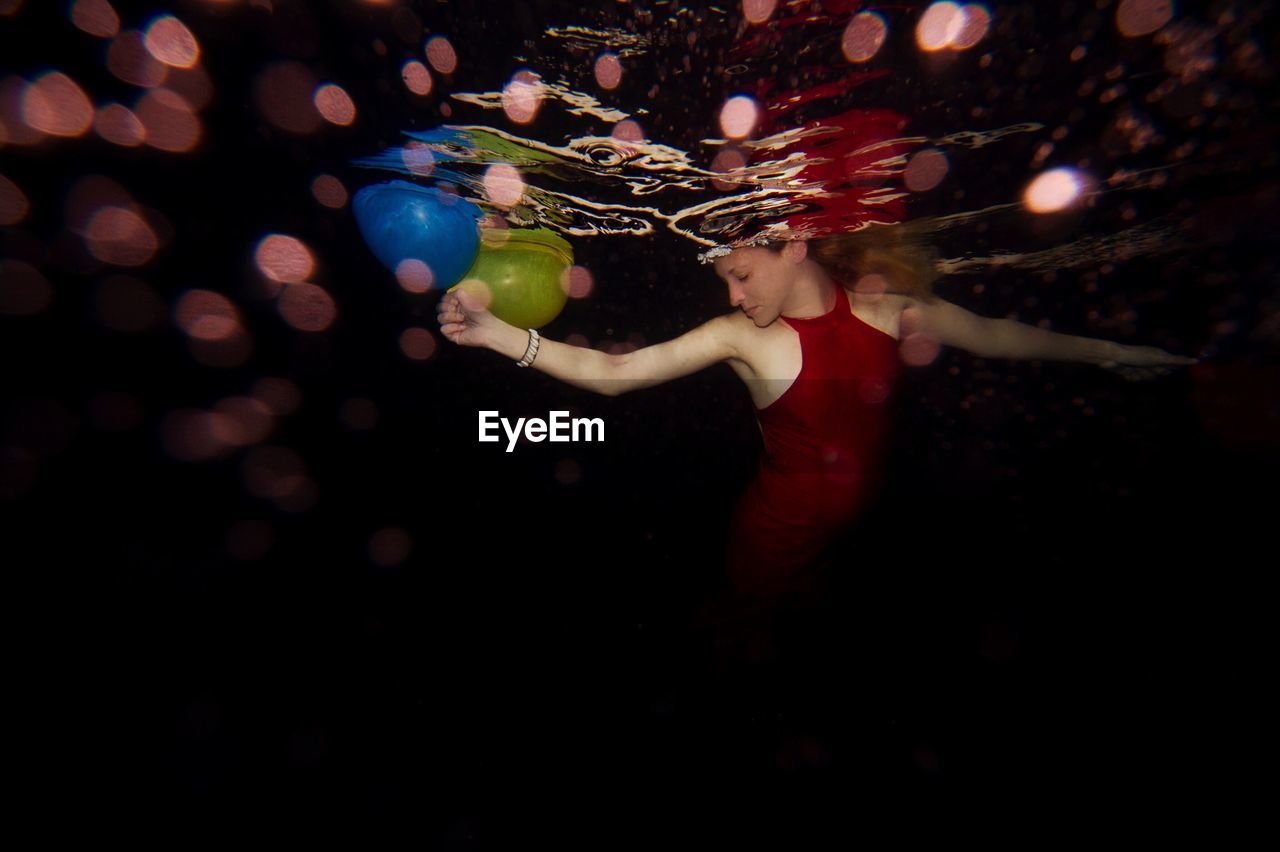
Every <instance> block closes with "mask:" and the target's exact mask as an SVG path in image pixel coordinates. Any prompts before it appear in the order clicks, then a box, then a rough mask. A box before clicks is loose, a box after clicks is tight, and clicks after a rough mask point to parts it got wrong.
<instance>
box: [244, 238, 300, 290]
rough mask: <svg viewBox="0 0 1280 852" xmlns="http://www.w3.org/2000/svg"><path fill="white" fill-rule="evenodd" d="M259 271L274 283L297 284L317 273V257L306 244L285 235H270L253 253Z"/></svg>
mask: <svg viewBox="0 0 1280 852" xmlns="http://www.w3.org/2000/svg"><path fill="white" fill-rule="evenodd" d="M253 260H254V263H256V264H257V266H258V271H259V272H261V273H262V274H263V275H265V276H266V277H267V278H269V279H270V280H272V281H276V282H279V283H281V284H296V283H298V282H301V281H306V280H307V279H308V278H310V277H311V274H312V273H313V272H315V268H316V261H315V256H314V255H313V254H312V253H311V249H309V248H308V247H307V245H306V243H304V242H302V240H300V239H298V238H297V237H290V236H287V235H285V234H268V235H267V236H265V237H263V238H262V239H261V240H259V241H258V245H257V248H255V249H254V252H253Z"/></svg>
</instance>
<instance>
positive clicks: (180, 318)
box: [173, 289, 240, 340]
mask: <svg viewBox="0 0 1280 852" xmlns="http://www.w3.org/2000/svg"><path fill="white" fill-rule="evenodd" d="M173 319H174V321H175V322H176V323H177V324H178V328H180V329H182V330H183V331H185V332H186V333H187V335H188V336H189V337H193V338H196V339H197V340H226V339H228V338H230V337H232V336H234V335H236V334H237V333H238V332H239V330H240V312H239V311H238V310H236V306H235V305H234V304H232V303H231V300H230V299H228V298H227V297H226V296H224V295H222V294H221V293H215V292H214V291H212V290H200V289H196V290H188V291H187V292H185V293H183V294H182V295H181V296H180V297H178V301H177V304H176V305H174V309H173Z"/></svg>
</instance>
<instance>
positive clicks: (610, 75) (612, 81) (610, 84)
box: [595, 53, 622, 91]
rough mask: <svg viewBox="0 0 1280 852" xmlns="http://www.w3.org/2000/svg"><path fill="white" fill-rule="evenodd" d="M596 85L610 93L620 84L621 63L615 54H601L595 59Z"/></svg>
mask: <svg viewBox="0 0 1280 852" xmlns="http://www.w3.org/2000/svg"><path fill="white" fill-rule="evenodd" d="M595 75H596V85H597V86H599V87H600V88H602V89H608V90H610V91H612V90H613V89H616V88H618V84H619V83H621V82H622V63H621V62H620V61H618V55H617V54H616V53H602V54H600V56H599V57H598V58H597V59H596V65H595Z"/></svg>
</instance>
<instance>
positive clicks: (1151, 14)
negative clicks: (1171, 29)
mask: <svg viewBox="0 0 1280 852" xmlns="http://www.w3.org/2000/svg"><path fill="white" fill-rule="evenodd" d="M1172 19H1173V0H1120V5H1119V6H1118V7H1117V8H1116V27H1117V28H1118V29H1119V30H1120V33H1121V34H1122V35H1125V36H1128V37H1129V38H1137V37H1138V36H1144V35H1150V34H1151V33H1153V32H1155V31H1156V30H1158V29H1160V28H1161V27H1163V26H1164V25H1165V24H1167V23H1169V21H1170V20H1172Z"/></svg>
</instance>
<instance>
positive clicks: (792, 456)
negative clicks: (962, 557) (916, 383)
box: [728, 286, 902, 597]
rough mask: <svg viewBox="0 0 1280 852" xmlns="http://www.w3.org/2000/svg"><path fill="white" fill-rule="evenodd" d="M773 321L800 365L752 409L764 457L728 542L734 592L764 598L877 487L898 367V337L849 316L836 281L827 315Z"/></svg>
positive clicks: (789, 580)
mask: <svg viewBox="0 0 1280 852" xmlns="http://www.w3.org/2000/svg"><path fill="white" fill-rule="evenodd" d="M780 319H781V321H782V322H785V323H786V324H788V325H790V326H791V327H792V328H794V329H795V330H796V331H797V332H798V333H799V335H800V350H801V353H802V355H803V364H802V366H801V368H800V374H799V375H798V376H797V377H796V380H795V381H794V382H793V383H792V384H791V386H790V387H788V388H787V390H786V392H785V393H783V395H782V396H781V397H779V398H778V399H776V400H774V401H773V402H772V403H770V404H769V405H767V406H765V407H764V408H761V409H756V417H757V419H758V420H759V422H760V429H761V432H762V434H763V437H764V453H763V455H762V456H761V457H760V462H759V466H758V469H757V473H756V477H755V479H754V480H752V482H751V484H750V485H749V486H748V487H747V490H746V491H745V492H744V493H743V494H742V496H741V497H740V498H739V500H738V503H737V505H736V507H735V509H734V513H733V518H732V521H731V523H730V526H729V543H728V566H729V577H730V579H731V580H732V581H733V584H734V586H735V587H736V589H737V591H738V592H740V593H745V594H751V595H756V596H766V597H768V596H772V595H774V594H777V593H778V592H780V591H783V590H785V589H786V588H788V587H789V586H790V585H791V584H793V583H794V582H796V581H797V580H798V579H799V578H800V577H801V569H803V568H804V567H805V566H807V565H808V564H809V563H811V562H812V561H813V559H814V558H815V557H817V556H818V555H819V554H820V553H821V552H822V550H823V549H824V548H825V547H826V546H827V545H828V544H830V543H831V541H832V539H834V538H835V537H836V536H837V535H838V534H839V533H840V532H841V531H842V530H843V529H845V528H847V526H848V525H849V524H850V522H851V521H852V520H853V519H854V518H855V517H856V516H857V515H858V513H859V512H860V511H861V510H862V509H863V507H865V506H866V505H867V503H868V502H869V500H870V498H872V497H873V496H874V494H875V493H876V491H877V489H878V486H879V484H880V481H881V478H882V475H883V466H884V462H885V455H886V451H887V449H888V439H889V436H890V434H891V433H890V430H891V428H892V423H893V411H892V407H893V406H892V404H891V403H892V399H891V395H892V393H893V391H894V390H895V388H896V386H897V380H898V378H899V376H900V374H901V370H902V365H901V362H900V361H899V358H898V341H897V340H895V339H894V338H893V337H892V336H890V335H888V334H886V333H885V332H883V331H881V330H879V329H877V328H874V327H873V326H871V325H868V324H867V323H865V322H863V321H862V320H860V319H858V318H857V317H856V316H854V315H853V313H852V312H851V311H850V308H849V300H848V297H847V295H846V293H845V290H844V288H843V287H840V286H838V287H836V304H835V307H834V308H833V309H832V310H831V311H830V312H828V313H826V314H824V315H822V316H819V317H811V318H808V319H794V318H791V317H781V318H780Z"/></svg>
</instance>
